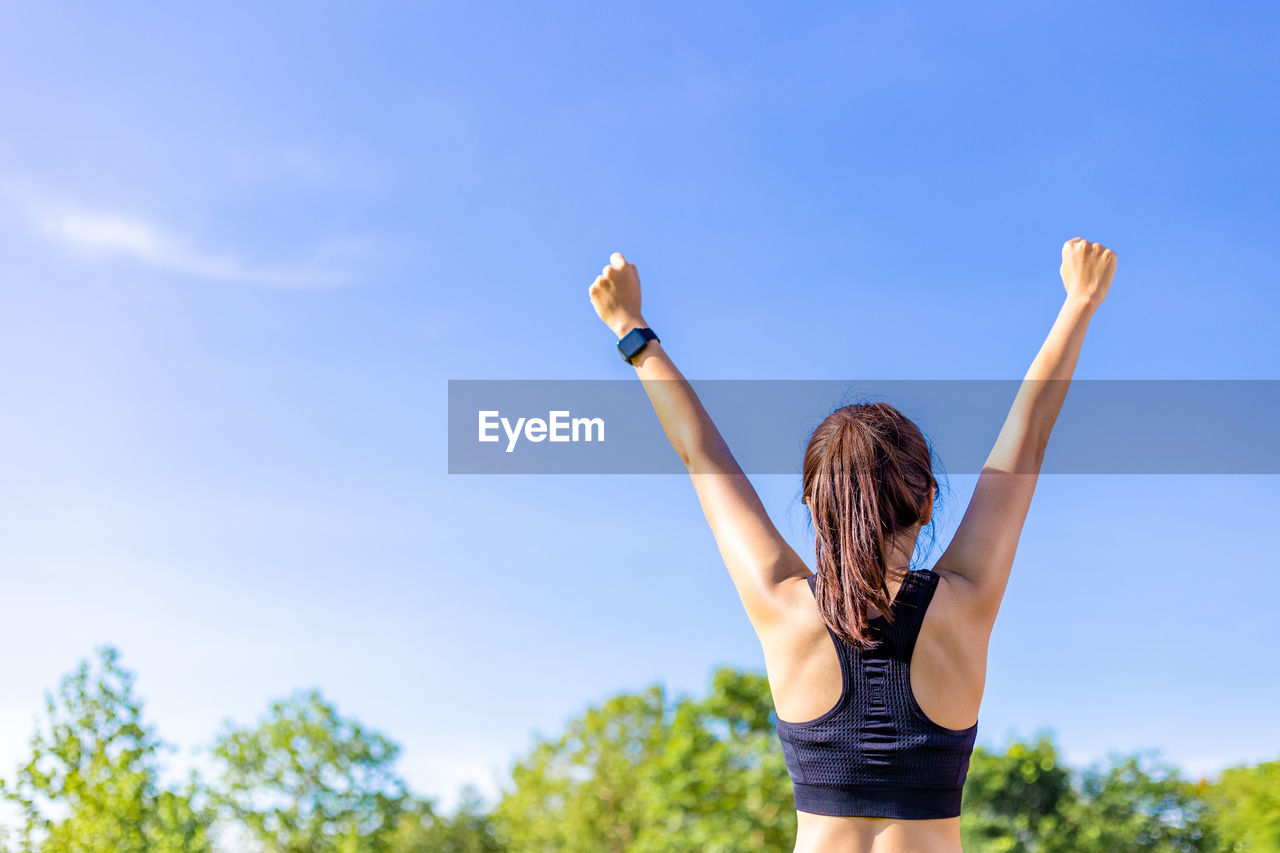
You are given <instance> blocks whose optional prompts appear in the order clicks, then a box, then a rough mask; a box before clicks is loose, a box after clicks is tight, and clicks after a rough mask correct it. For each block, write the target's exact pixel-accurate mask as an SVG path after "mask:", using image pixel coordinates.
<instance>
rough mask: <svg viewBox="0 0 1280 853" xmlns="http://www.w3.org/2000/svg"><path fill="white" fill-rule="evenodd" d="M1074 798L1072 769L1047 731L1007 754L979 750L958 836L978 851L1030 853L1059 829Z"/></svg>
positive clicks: (972, 761) (967, 847) (1012, 745)
mask: <svg viewBox="0 0 1280 853" xmlns="http://www.w3.org/2000/svg"><path fill="white" fill-rule="evenodd" d="M1075 799H1076V792H1075V791H1074V789H1073V788H1072V785H1071V770H1070V768H1069V767H1067V766H1066V765H1065V764H1063V763H1062V760H1061V759H1060V758H1059V757H1058V751H1057V748H1056V747H1055V746H1054V744H1053V739H1052V738H1051V737H1050V736H1049V734H1048V733H1039V734H1038V735H1036V737H1035V740H1034V741H1030V742H1019V741H1015V742H1012V743H1010V744H1008V746H1006V747H1005V751H1004V752H1002V753H1001V752H993V751H992V750H989V749H987V748H986V747H982V746H979V747H977V748H976V749H974V751H973V756H972V758H971V759H970V761H969V775H968V777H967V778H966V779H965V786H964V802H963V804H962V806H961V818H960V836H961V839H962V841H963V844H964V848H965V850H972V851H976V853H1029V851H1036V850H1039V849H1041V848H1040V844H1041V842H1042V840H1043V839H1044V838H1046V837H1049V836H1052V835H1053V834H1054V833H1055V832H1056V831H1057V830H1058V828H1059V825H1060V824H1061V821H1062V818H1061V816H1060V813H1061V812H1062V811H1063V810H1064V809H1067V808H1069V807H1070V806H1071V805H1072V804H1073V803H1074V801H1075Z"/></svg>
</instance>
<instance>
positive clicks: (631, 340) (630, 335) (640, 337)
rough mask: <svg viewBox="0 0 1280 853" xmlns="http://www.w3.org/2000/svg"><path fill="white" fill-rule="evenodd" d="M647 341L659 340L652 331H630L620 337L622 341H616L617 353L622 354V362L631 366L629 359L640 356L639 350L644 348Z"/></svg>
mask: <svg viewBox="0 0 1280 853" xmlns="http://www.w3.org/2000/svg"><path fill="white" fill-rule="evenodd" d="M649 341H658V342H659V343H661V340H660V339H659V338H658V336H657V335H655V334H654V333H653V329H632V330H631V331H629V332H627V333H626V334H625V335H623V336H622V340H620V341H618V352H620V353H622V360H623V361H625V362H626V363H627V364H631V359H633V358H635V357H636V356H637V355H639V354H640V350H642V349H644V348H645V345H646V344H648V343H649Z"/></svg>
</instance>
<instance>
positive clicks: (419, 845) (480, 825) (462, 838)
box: [391, 785, 505, 853]
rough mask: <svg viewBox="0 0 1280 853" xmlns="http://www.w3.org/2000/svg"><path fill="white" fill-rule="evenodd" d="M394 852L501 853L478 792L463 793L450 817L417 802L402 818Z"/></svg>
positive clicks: (467, 787)
mask: <svg viewBox="0 0 1280 853" xmlns="http://www.w3.org/2000/svg"><path fill="white" fill-rule="evenodd" d="M391 848H392V849H393V850H394V851H395V853H500V852H501V851H502V850H504V849H505V847H504V846H503V845H502V844H501V843H500V842H499V841H498V838H497V835H496V832H495V829H494V826H493V820H492V818H491V817H490V816H489V814H488V813H487V812H486V810H485V809H484V803H483V800H482V798H481V797H480V795H479V792H478V791H476V789H475V788H474V787H472V786H470V785H468V786H465V787H464V788H463V789H462V792H461V797H460V799H459V803H458V806H457V808H456V809H455V810H454V812H453V814H452V815H450V816H445V815H440V814H437V813H436V811H435V809H434V807H433V806H432V804H431V803H430V802H429V801H426V800H418V801H415V802H414V803H413V805H412V806H410V807H409V808H408V809H406V810H405V812H404V814H403V815H402V816H401V818H400V823H399V824H398V825H397V827H396V832H395V836H394V839H393V841H392V843H391Z"/></svg>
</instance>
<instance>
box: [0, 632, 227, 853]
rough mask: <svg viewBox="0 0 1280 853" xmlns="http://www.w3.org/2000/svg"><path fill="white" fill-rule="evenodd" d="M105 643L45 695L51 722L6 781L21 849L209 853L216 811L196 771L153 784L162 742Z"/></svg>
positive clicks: (55, 852) (34, 738) (80, 852)
mask: <svg viewBox="0 0 1280 853" xmlns="http://www.w3.org/2000/svg"><path fill="white" fill-rule="evenodd" d="M119 658H120V656H119V653H118V652H117V651H116V650H115V649H113V648H110V647H103V648H100V649H98V651H97V661H96V667H91V666H90V663H89V661H82V662H81V663H80V665H79V667H78V668H77V669H76V670H75V671H74V672H73V673H71V674H70V675H67V676H64V677H63V679H62V682H61V685H60V686H59V689H58V692H57V695H56V696H55V695H54V694H52V693H49V694H46V697H45V712H46V715H47V719H46V720H45V721H44V722H43V723H41V724H40V725H38V727H37V729H36V732H35V733H34V734H33V735H32V738H31V757H30V758H29V759H28V760H27V761H26V762H25V763H24V764H22V765H21V766H20V767H19V768H18V771H17V776H16V777H15V780H14V781H13V782H12V783H8V784H6V783H0V787H3V791H4V797H5V799H7V800H9V801H10V802H12V803H14V804H16V805H17V807H18V809H19V811H20V813H21V815H22V825H21V826H20V827H18V831H17V833H16V836H17V838H16V849H17V850H19V851H23V853H34V851H37V850H38V851H40V853H64V852H65V853H99V851H101V853H185V851H190V853H206V851H211V850H212V846H211V844H210V841H209V829H210V825H211V823H212V812H211V811H210V810H209V809H208V808H207V807H204V806H201V805H198V803H199V802H200V801H201V799H202V797H201V791H200V786H199V782H198V779H197V777H196V776H195V775H194V774H193V775H192V776H191V778H190V779H189V781H188V782H187V784H186V786H185V788H184V789H182V790H170V789H168V788H165V787H163V786H162V785H161V784H160V782H159V775H160V753H161V751H162V750H163V749H165V748H167V745H166V744H165V743H164V742H163V741H161V740H160V739H159V738H158V737H157V736H156V734H155V731H154V729H153V728H151V727H150V726H147V725H146V724H144V722H143V719H142V702H141V700H139V699H138V697H137V696H136V695H135V693H134V689H133V685H134V676H133V674H132V673H130V672H128V671H126V670H125V669H123V668H122V667H121V666H120V662H119Z"/></svg>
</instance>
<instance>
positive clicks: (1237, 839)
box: [1203, 760, 1280, 853]
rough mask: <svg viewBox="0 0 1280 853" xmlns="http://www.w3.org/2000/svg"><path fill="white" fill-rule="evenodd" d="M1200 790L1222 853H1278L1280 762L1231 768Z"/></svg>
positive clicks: (1279, 842)
mask: <svg viewBox="0 0 1280 853" xmlns="http://www.w3.org/2000/svg"><path fill="white" fill-rule="evenodd" d="M1203 790H1204V795H1205V797H1206V798H1207V799H1208V801H1209V804H1210V806H1211V808H1212V812H1213V822H1214V826H1215V828H1216V829H1217V831H1218V833H1219V836H1220V838H1221V843H1222V850H1223V851H1224V853H1244V851H1248V853H1280V760H1276V761H1268V762H1265V763H1263V764H1258V765H1255V766H1252V767H1230V768H1228V769H1226V770H1224V771H1222V775H1221V776H1219V777H1218V780H1217V781H1216V782H1214V783H1213V784H1212V785H1207V786H1204V789H1203Z"/></svg>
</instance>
